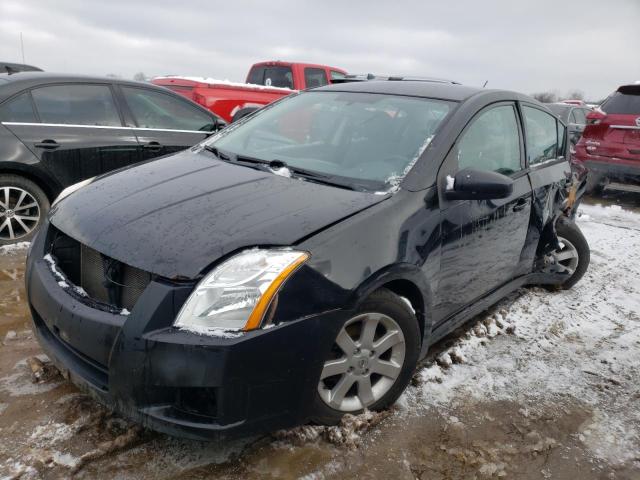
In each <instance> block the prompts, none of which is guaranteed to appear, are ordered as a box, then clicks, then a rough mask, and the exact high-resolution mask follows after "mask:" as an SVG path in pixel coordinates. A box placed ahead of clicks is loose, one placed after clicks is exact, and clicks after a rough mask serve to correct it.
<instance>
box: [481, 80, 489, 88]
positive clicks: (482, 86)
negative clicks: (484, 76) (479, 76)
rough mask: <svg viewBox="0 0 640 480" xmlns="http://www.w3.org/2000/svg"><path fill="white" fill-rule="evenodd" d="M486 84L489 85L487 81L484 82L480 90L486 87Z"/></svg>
mask: <svg viewBox="0 0 640 480" xmlns="http://www.w3.org/2000/svg"><path fill="white" fill-rule="evenodd" d="M487 83H489V80H485V82H484V85H482V88H484V87H486V86H487Z"/></svg>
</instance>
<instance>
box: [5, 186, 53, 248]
mask: <svg viewBox="0 0 640 480" xmlns="http://www.w3.org/2000/svg"><path fill="white" fill-rule="evenodd" d="M49 208H50V205H49V199H48V198H47V195H46V194H45V193H44V192H43V191H42V189H41V188H40V187H39V186H38V185H36V184H35V183H34V182H32V181H31V180H28V179H26V178H24V177H21V176H19V175H12V174H3V175H0V245H10V244H12V243H17V242H23V241H30V240H31V238H32V237H33V235H34V234H35V232H36V230H37V229H38V227H39V226H40V224H41V223H42V220H43V219H44V217H45V216H46V214H47V212H48V211H49Z"/></svg>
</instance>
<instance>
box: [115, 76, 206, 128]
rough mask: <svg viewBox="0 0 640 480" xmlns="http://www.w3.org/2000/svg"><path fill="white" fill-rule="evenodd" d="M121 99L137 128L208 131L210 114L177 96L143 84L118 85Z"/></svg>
mask: <svg viewBox="0 0 640 480" xmlns="http://www.w3.org/2000/svg"><path fill="white" fill-rule="evenodd" d="M122 92H123V93H124V97H125V100H126V101H127V105H129V109H130V110H131V113H132V114H133V116H134V117H135V119H136V123H137V124H138V126H139V127H141V128H157V129H161V130H191V131H202V132H210V131H213V129H214V128H215V125H214V123H213V119H212V117H210V116H209V115H207V114H206V113H205V112H202V111H200V109H198V108H196V107H194V106H191V105H189V104H188V103H187V102H186V101H183V100H182V99H180V98H175V97H173V96H171V95H167V94H165V93H161V92H155V91H153V90H147V89H145V88H134V87H122Z"/></svg>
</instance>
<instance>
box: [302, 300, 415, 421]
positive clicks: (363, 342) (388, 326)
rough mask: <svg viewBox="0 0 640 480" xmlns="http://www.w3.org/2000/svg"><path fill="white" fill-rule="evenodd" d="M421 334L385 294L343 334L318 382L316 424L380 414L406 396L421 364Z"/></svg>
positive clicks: (400, 303)
mask: <svg viewBox="0 0 640 480" xmlns="http://www.w3.org/2000/svg"><path fill="white" fill-rule="evenodd" d="M419 351H420V329H419V328H418V322H417V320H416V317H415V314H414V313H413V312H412V311H411V309H410V308H409V306H408V305H407V303H406V302H405V301H404V300H403V299H402V298H400V297H398V296H397V295H395V294H394V293H393V292H391V291H389V290H386V289H380V290H378V291H376V292H374V293H373V294H371V296H370V297H369V298H368V299H367V300H366V301H365V302H363V304H362V306H361V307H360V308H359V309H358V312H357V313H356V314H355V315H354V316H353V317H351V318H350V319H348V320H347V321H346V322H345V323H344V325H343V326H342V328H341V329H340V332H339V333H338V335H337V337H336V339H335V342H334V345H333V346H332V348H331V351H330V352H329V353H328V355H327V358H326V359H325V361H324V366H323V369H322V373H321V374H320V378H319V381H318V391H317V395H316V400H315V405H314V407H315V416H314V421H316V422H317V423H322V424H335V423H336V422H338V421H339V420H340V418H341V417H342V415H344V414H345V413H351V414H357V413H360V412H362V411H363V410H364V409H365V408H366V409H369V410H381V409H384V408H386V407H388V406H389V405H391V404H392V403H393V402H395V401H396V399H397V398H398V397H399V396H400V394H401V393H402V392H403V391H404V389H405V388H406V386H407V384H408V383H409V380H410V379H411V375H412V374H413V371H414V369H415V367H416V364H417V362H418V355H419Z"/></svg>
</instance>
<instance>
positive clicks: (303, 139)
mask: <svg viewBox="0 0 640 480" xmlns="http://www.w3.org/2000/svg"><path fill="white" fill-rule="evenodd" d="M453 105H454V103H453V102H448V101H443V100H434V99H428V98H418V97H406V96H397V95H382V94H371V93H354V92H331V91H329V92H305V93H301V94H299V95H296V96H293V97H289V98H287V99H286V100H283V101H281V102H279V103H277V104H275V105H273V106H271V107H267V108H265V109H264V110H263V111H261V112H259V113H258V114H256V115H255V117H254V118H252V119H250V120H249V121H247V122H246V123H244V124H240V125H238V126H233V125H232V126H231V127H230V128H229V129H228V130H226V131H225V130H223V131H222V132H220V134H218V135H216V136H215V137H213V138H212V139H211V140H210V141H208V142H206V143H207V145H208V146H209V147H210V148H211V147H215V149H216V150H217V151H219V152H220V153H221V154H223V156H224V155H227V156H229V157H230V158H234V156H235V158H236V159H240V158H243V157H244V158H250V159H253V160H259V161H264V162H278V163H280V164H282V163H284V164H286V165H287V166H288V167H290V168H291V169H292V170H293V169H304V170H305V171H307V172H315V173H319V174H323V175H325V176H328V177H332V178H334V179H339V180H341V181H342V182H343V183H345V182H346V183H350V184H351V186H353V187H355V188H358V189H363V190H371V189H374V190H379V189H380V188H384V186H385V185H387V186H389V185H390V186H391V187H394V186H397V185H398V184H399V181H400V180H401V179H402V178H403V177H404V176H405V175H406V174H407V173H408V171H409V170H410V169H411V167H412V166H413V164H414V163H415V162H416V160H417V159H418V158H419V156H420V155H421V154H422V152H423V151H424V150H425V148H426V147H427V146H428V145H429V142H430V141H431V139H432V137H433V135H434V133H435V132H436V129H437V128H438V126H439V125H440V124H441V123H442V120H443V119H444V118H445V116H446V115H447V114H448V113H449V111H450V110H451V109H452V108H453Z"/></svg>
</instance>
